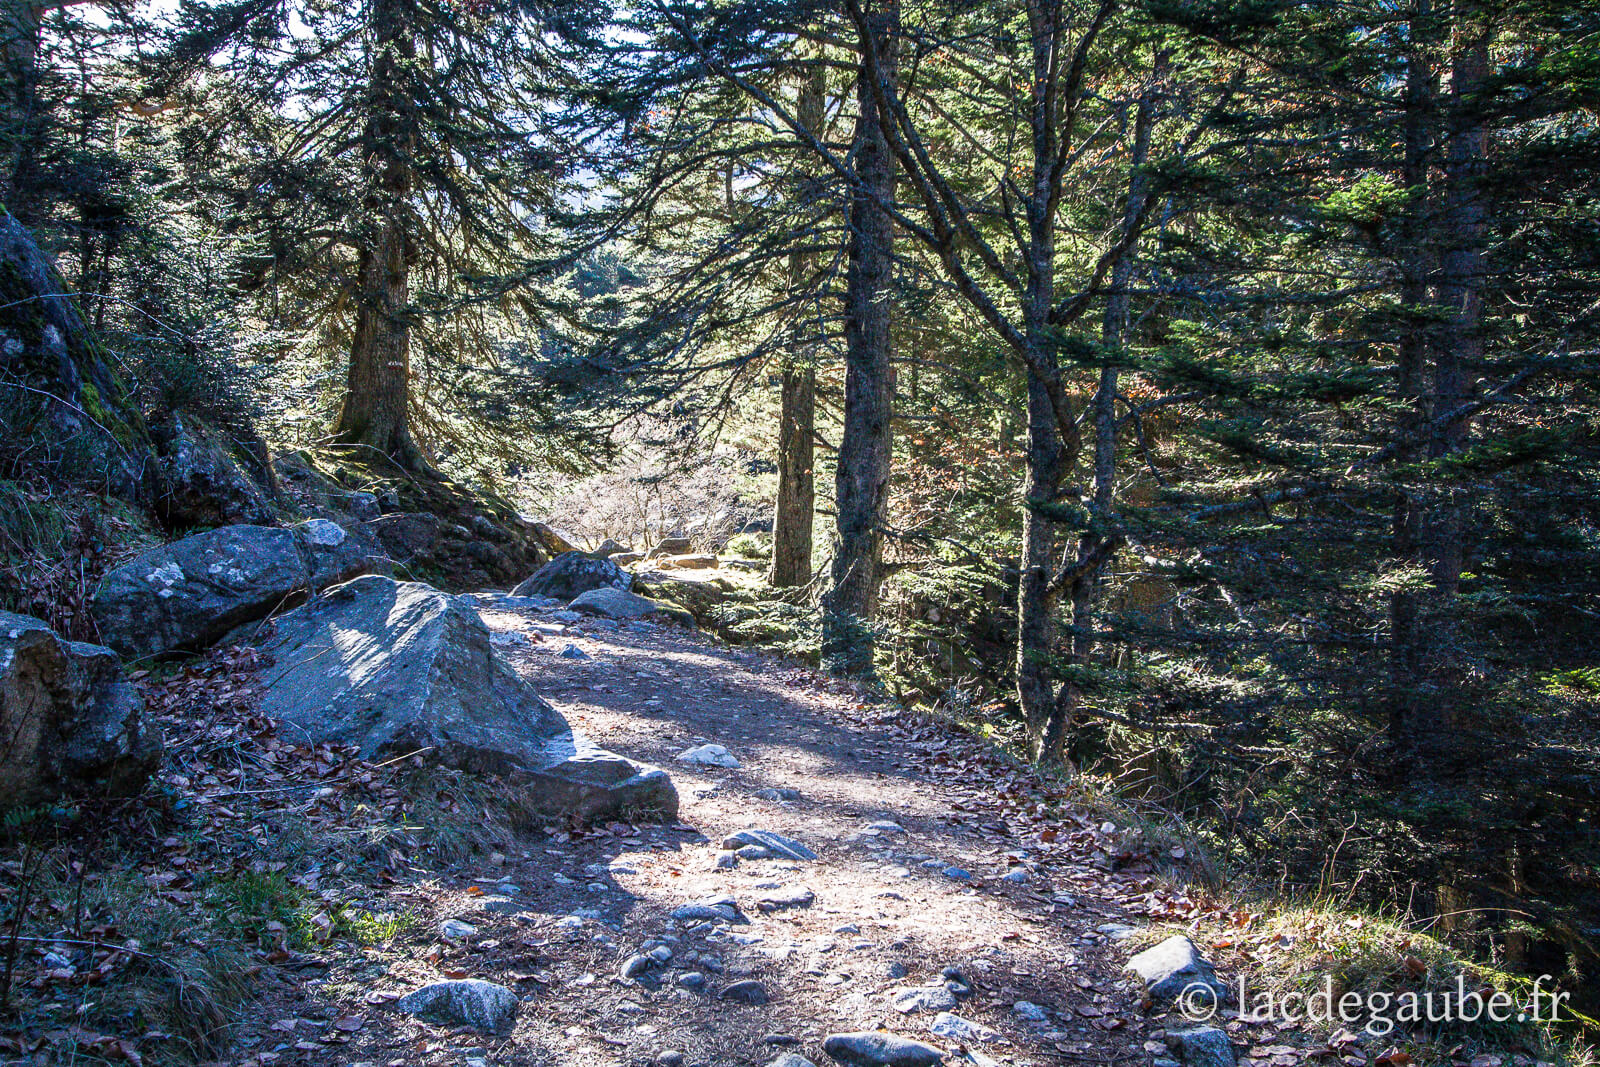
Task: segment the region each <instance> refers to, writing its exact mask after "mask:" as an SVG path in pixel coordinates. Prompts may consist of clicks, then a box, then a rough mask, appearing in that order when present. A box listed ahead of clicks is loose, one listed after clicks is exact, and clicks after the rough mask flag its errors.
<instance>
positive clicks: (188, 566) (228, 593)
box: [91, 519, 386, 656]
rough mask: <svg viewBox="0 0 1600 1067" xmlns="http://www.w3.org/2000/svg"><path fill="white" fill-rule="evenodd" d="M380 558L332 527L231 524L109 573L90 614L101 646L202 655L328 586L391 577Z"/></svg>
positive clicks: (130, 652)
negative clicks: (377, 574)
mask: <svg viewBox="0 0 1600 1067" xmlns="http://www.w3.org/2000/svg"><path fill="white" fill-rule="evenodd" d="M376 552H377V549H376V546H375V545H372V544H370V543H369V542H366V541H365V540H364V538H363V537H362V536H361V535H360V534H359V533H352V532H351V531H349V530H346V529H345V528H344V527H341V526H340V525H338V524H337V523H334V522H330V521H328V520H326V519H312V520H310V521H309V522H304V523H301V524H300V525H298V526H294V527H288V528H282V527H269V526H224V527H222V528H220V529H216V530H208V531H206V532H205V533H199V534H195V535H193V536H192V537H185V538H183V539H182V540H180V541H173V542H172V543H170V544H166V545H162V546H160V547H159V548H153V549H151V550H150V551H148V552H145V553H142V554H140V555H138V556H135V557H134V558H133V559H132V560H130V561H129V562H127V563H125V564H123V565H122V566H120V567H117V568H115V569H113V570H111V571H109V572H107V574H106V576H105V577H104V578H103V579H101V581H100V587H99V588H98V589H97V590H96V591H95V594H94V600H93V603H92V605H91V610H92V612H93V614H94V619H95V623H96V625H98V626H99V628H100V635H101V637H102V639H103V640H104V641H105V642H106V644H108V645H110V646H111V647H112V648H114V649H116V650H117V651H118V652H120V653H122V654H123V655H125V656H153V655H160V654H162V653H166V652H173V651H189V650H195V649H200V648H204V647H206V646H207V645H211V644H214V643H215V642H217V641H219V640H221V639H222V638H223V637H224V636H225V635H227V634H228V633H229V632H230V631H232V630H234V629H235V628H236V627H239V626H242V625H244V624H245V623H249V622H254V621H256V620H257V619H262V618H265V617H266V616H267V615H269V614H271V613H272V612H274V611H278V610H281V609H283V608H287V607H292V606H294V605H295V604H297V603H299V602H300V601H302V600H304V599H305V598H306V596H307V595H309V594H310V593H312V592H315V591H317V590H320V589H322V588H325V587H326V586H328V585H332V584H334V583H336V582H339V581H343V580H345V579H348V578H351V577H354V576H355V575H357V574H361V573H364V572H370V571H376V570H382V569H384V568H385V566H386V563H385V561H384V559H383V558H382V556H380V555H377V554H376Z"/></svg>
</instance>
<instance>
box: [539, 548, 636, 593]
mask: <svg viewBox="0 0 1600 1067" xmlns="http://www.w3.org/2000/svg"><path fill="white" fill-rule="evenodd" d="M632 585H633V575H631V574H629V573H628V572H627V571H625V570H623V569H622V568H621V567H619V566H617V565H616V564H615V563H613V562H611V561H610V560H609V559H596V558H595V557H593V556H590V555H586V554H585V553H582V552H563V553H562V554H561V555H559V556H557V557H556V558H555V559H553V560H551V561H550V562H549V563H546V564H545V565H544V566H543V567H540V568H539V569H538V570H536V571H534V572H533V575H532V576H531V577H529V578H528V579H527V580H526V581H524V582H523V583H522V584H520V585H518V586H517V587H516V588H515V589H513V590H511V595H512V596H548V597H556V598H558V599H561V600H571V599H572V598H573V597H576V596H578V595H579V594H580V593H587V592H588V591H589V590H591V589H603V588H606V587H610V588H612V589H624V590H625V589H628V588H630V587H631V586H632Z"/></svg>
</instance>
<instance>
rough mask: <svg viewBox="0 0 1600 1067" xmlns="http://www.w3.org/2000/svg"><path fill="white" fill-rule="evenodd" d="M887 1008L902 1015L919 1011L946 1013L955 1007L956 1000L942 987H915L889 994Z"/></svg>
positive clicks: (953, 995)
mask: <svg viewBox="0 0 1600 1067" xmlns="http://www.w3.org/2000/svg"><path fill="white" fill-rule="evenodd" d="M889 1006H890V1007H892V1008H894V1010H895V1011H898V1012H900V1013H901V1014H902V1015H910V1014H912V1013H913V1012H919V1011H948V1010H949V1009H951V1008H953V1007H955V1006H956V998H955V994H953V993H951V992H950V991H949V990H948V989H946V988H945V987H944V986H942V985H930V986H917V987H915V988H912V989H897V990H895V991H894V992H892V993H890V994H889Z"/></svg>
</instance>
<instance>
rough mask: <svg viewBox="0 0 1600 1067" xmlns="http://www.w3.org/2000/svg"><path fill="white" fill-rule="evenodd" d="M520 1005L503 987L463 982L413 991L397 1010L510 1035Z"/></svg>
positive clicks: (473, 979) (462, 979)
mask: <svg viewBox="0 0 1600 1067" xmlns="http://www.w3.org/2000/svg"><path fill="white" fill-rule="evenodd" d="M517 1004H518V999H517V995H516V994H515V993H513V992H512V991H511V990H509V989H507V988H506V987H505V986H503V985H496V984H495V983H493V982H485V981H482V980H480V979H475V978H461V979H456V980H454V981H448V982H432V983H429V984H428V985H425V986H423V987H422V988H420V989H416V990H413V991H412V992H410V993H407V994H406V995H405V996H403V997H401V998H400V999H399V1000H398V1001H396V1002H395V1007H396V1008H399V1009H400V1010H401V1011H403V1012H408V1013H410V1014H412V1015H421V1016H425V1017H428V1018H432V1019H437V1020H439V1021H441V1022H444V1023H448V1024H452V1025H462V1026H470V1027H471V1028H472V1029H474V1030H478V1031H480V1032H482V1033H486V1034H507V1033H510V1031H511V1027H512V1025H513V1024H514V1023H515V1022H516V1020H517Z"/></svg>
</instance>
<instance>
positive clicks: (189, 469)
mask: <svg viewBox="0 0 1600 1067" xmlns="http://www.w3.org/2000/svg"><path fill="white" fill-rule="evenodd" d="M153 434H154V436H155V441H156V448H157V451H158V452H159V459H158V460H157V462H158V464H159V466H160V469H161V474H162V486H161V495H160V496H159V497H158V498H157V499H156V511H157V512H158V513H159V514H160V516H161V519H162V521H163V522H165V523H166V524H167V525H168V526H169V527H171V526H175V527H185V526H230V525H240V524H253V525H258V526H259V525H266V524H270V523H271V522H272V521H273V519H274V517H275V512H276V509H275V508H274V506H273V495H274V489H273V486H272V467H271V464H270V462H268V459H267V456H266V454H265V453H266V446H265V445H263V444H261V442H260V440H259V438H256V439H254V440H252V441H250V442H247V443H245V444H240V443H238V442H235V441H233V440H231V439H230V438H229V436H228V435H227V434H225V433H223V432H221V431H220V430H217V429H216V428H214V427H212V426H210V425H209V424H207V423H206V422H204V421H202V420H200V419H196V418H193V417H192V416H186V415H182V414H178V413H174V414H172V415H170V416H168V417H167V418H166V419H164V420H162V421H161V422H159V423H157V424H156V425H155V427H154V429H153ZM252 436H253V435H252ZM241 454H242V455H244V456H246V457H247V461H242V460H241V458H240V456H241Z"/></svg>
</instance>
